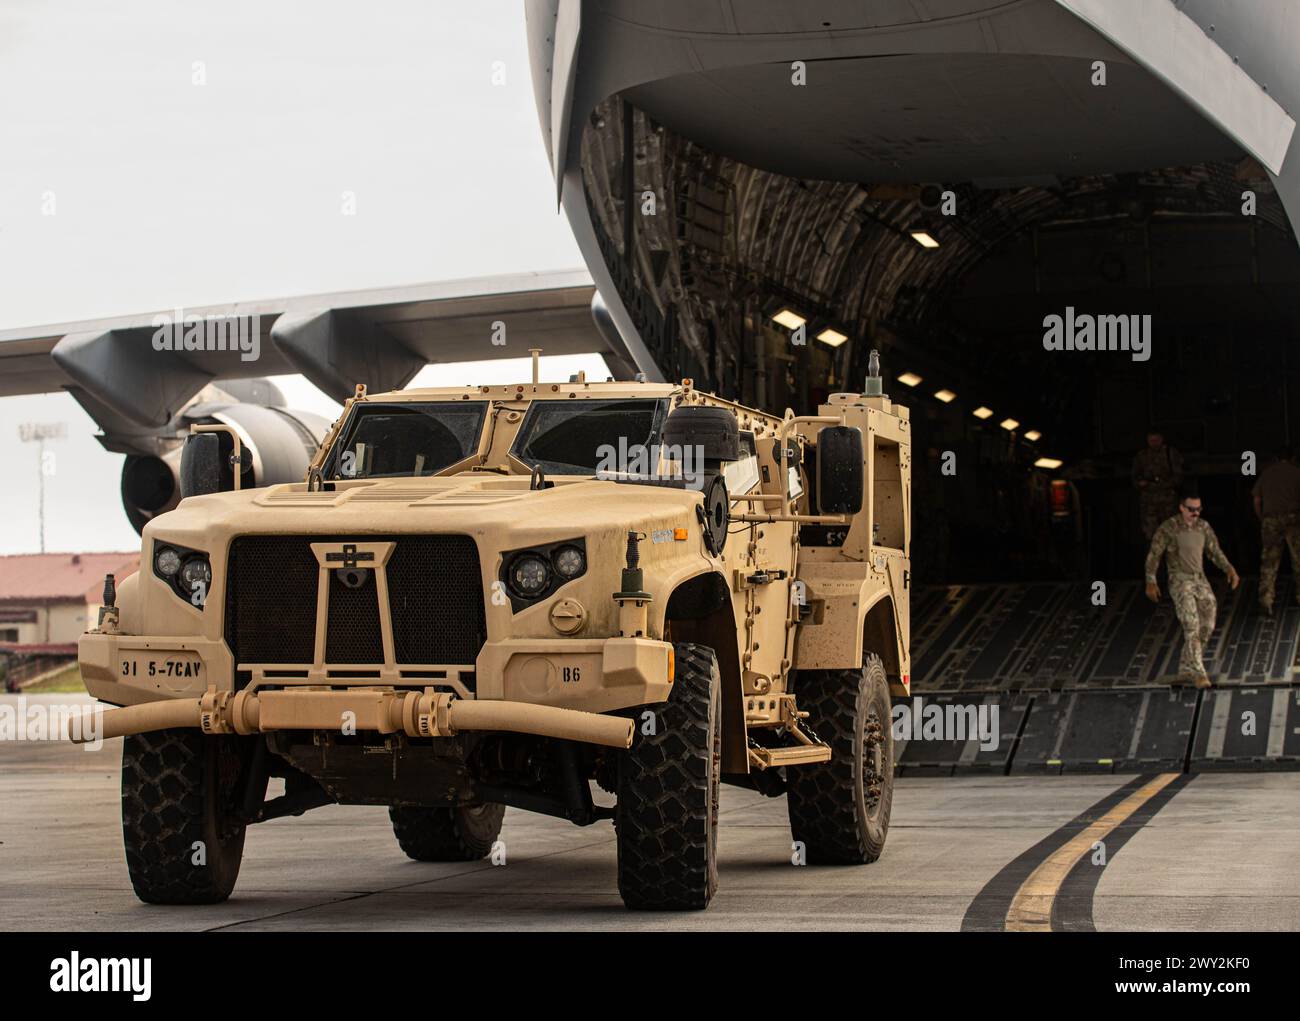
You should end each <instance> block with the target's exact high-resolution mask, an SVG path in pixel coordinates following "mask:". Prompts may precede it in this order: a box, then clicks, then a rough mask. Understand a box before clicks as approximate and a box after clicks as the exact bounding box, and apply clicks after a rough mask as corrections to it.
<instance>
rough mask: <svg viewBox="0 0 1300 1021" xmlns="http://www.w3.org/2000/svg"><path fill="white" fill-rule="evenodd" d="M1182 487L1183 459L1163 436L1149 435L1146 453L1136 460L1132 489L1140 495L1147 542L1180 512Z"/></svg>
mask: <svg viewBox="0 0 1300 1021" xmlns="http://www.w3.org/2000/svg"><path fill="white" fill-rule="evenodd" d="M1182 484H1183V458H1182V455H1181V454H1179V453H1178V451H1177V450H1175V449H1174V448H1173V447H1171V446H1169V445H1168V444H1167V443H1165V438H1164V436H1162V435H1161V434H1160V433H1158V432H1149V433H1147V445H1146V449H1145V450H1141V451H1138V455H1137V456H1136V457H1135V458H1133V485H1134V486H1136V487H1137V491H1138V510H1139V512H1140V515H1141V519H1142V535H1143V536H1144V537H1145V538H1146V540H1147V541H1148V542H1150V541H1151V538H1152V536H1154V535H1155V534H1156V529H1157V528H1158V527H1160V523H1161V522H1162V521H1164V520H1165V519H1166V518H1168V517H1169V516H1170V515H1171V514H1174V513H1176V512H1177V510H1178V491H1179V489H1180V488H1182Z"/></svg>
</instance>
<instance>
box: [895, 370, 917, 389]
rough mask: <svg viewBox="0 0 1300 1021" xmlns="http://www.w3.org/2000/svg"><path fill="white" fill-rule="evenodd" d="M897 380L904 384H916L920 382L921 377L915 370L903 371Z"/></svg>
mask: <svg viewBox="0 0 1300 1021" xmlns="http://www.w3.org/2000/svg"><path fill="white" fill-rule="evenodd" d="M898 381H899V382H900V383H902V384H903V385H904V386H916V385H917V384H918V383H920V382H921V377H920V376H918V375H917V374H916V373H915V372H904V373H903V374H902V375H900V376H899V377H898Z"/></svg>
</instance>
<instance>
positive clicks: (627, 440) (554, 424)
mask: <svg viewBox="0 0 1300 1021" xmlns="http://www.w3.org/2000/svg"><path fill="white" fill-rule="evenodd" d="M667 414H668V402H667V401H666V400H656V399H646V398H632V399H628V398H622V399H617V398H616V399H614V400H606V401H599V400H597V401H588V400H585V401H581V402H577V401H534V402H533V404H532V405H531V406H530V407H529V409H528V414H527V415H525V416H524V421H523V424H522V425H520V427H519V435H518V436H517V437H515V444H514V449H513V450H511V453H512V454H513V455H514V456H515V457H517V458H518V459H519V460H521V461H523V462H524V464H526V465H528V466H529V467H530V468H540V469H541V470H542V471H544V472H547V473H548V474H553V475H594V474H596V472H597V471H598V470H599V468H600V466H601V465H602V464H603V463H607V462H608V460H609V458H608V456H607V453H606V452H608V451H610V450H613V451H619V450H623V451H627V450H632V449H635V448H638V447H646V448H649V447H650V446H651V445H653V444H654V443H655V442H656V440H657V438H658V436H659V432H660V429H661V428H662V426H663V420H664V417H665V416H666V415H667ZM602 448H603V449H602Z"/></svg>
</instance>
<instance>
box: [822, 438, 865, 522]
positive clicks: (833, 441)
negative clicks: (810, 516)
mask: <svg viewBox="0 0 1300 1021" xmlns="http://www.w3.org/2000/svg"><path fill="white" fill-rule="evenodd" d="M817 509H818V510H819V511H820V512H821V513H822V514H857V513H858V512H860V511H861V510H862V430H861V429H856V428H854V427H852V426H847V425H832V426H827V427H826V428H825V429H823V430H822V431H821V432H819V433H818V434H817Z"/></svg>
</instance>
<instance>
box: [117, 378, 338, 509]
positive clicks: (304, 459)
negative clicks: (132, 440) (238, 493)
mask: <svg viewBox="0 0 1300 1021" xmlns="http://www.w3.org/2000/svg"><path fill="white" fill-rule="evenodd" d="M182 420H183V424H184V426H185V428H186V430H188V427H189V426H191V425H228V426H230V427H231V428H233V429H234V430H235V432H236V433H238V434H239V442H240V444H241V446H242V447H243V453H244V457H243V464H242V466H241V471H240V480H239V482H240V488H241V489H252V488H254V487H257V486H272V485H275V484H277V483H280V482H301V481H302V479H303V478H304V477H305V476H306V474H307V465H308V464H310V463H311V459H312V457H313V455H314V454H315V453H316V449H317V447H318V446H319V445H320V443H321V441H322V440H323V439H324V438H325V433H326V432H327V431H328V429H329V422H327V421H326V420H325V419H324V418H322V417H321V416H319V415H314V414H312V413H311V412H306V411H297V410H294V409H292V408H282V407H263V406H261V405H257V404H215V403H214V404H196V405H194V406H193V407H191V408H188V409H186V411H185V412H184V414H183V416H182ZM217 435H218V436H219V437H220V441H221V455H222V456H221V462H222V464H223V465H227V466H229V464H230V460H229V457H228V455H229V454H230V452H231V447H232V445H233V444H232V442H231V439H230V437H229V436H228V435H227V434H225V433H218V434H217ZM184 443H185V437H184V436H183V435H182V436H179V437H177V439H176V442H175V444H174V445H173V446H172V447H171V448H170V449H168V450H166V451H165V452H163V453H162V454H159V455H153V454H128V455H127V458H126V462H125V463H124V464H123V465H122V505H123V507H124V508H125V509H126V516H127V518H128V520H129V521H130V522H131V525H132V527H133V528H135V530H136V531H137V532H141V531H143V530H144V526H145V525H147V524H148V523H149V522H150V521H152V520H153V519H154V518H156V517H157V516H158V515H159V514H163V513H165V512H166V511H169V510H171V509H172V508H173V507H175V506H176V505H177V504H178V503H180V501H181V484H180V463H181V450H182V448H183V446H184ZM224 474H225V477H223V479H222V486H221V488H222V489H223V490H224V489H233V488H234V477H233V473H232V469H231V468H229V467H226V468H225V470H224Z"/></svg>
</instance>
